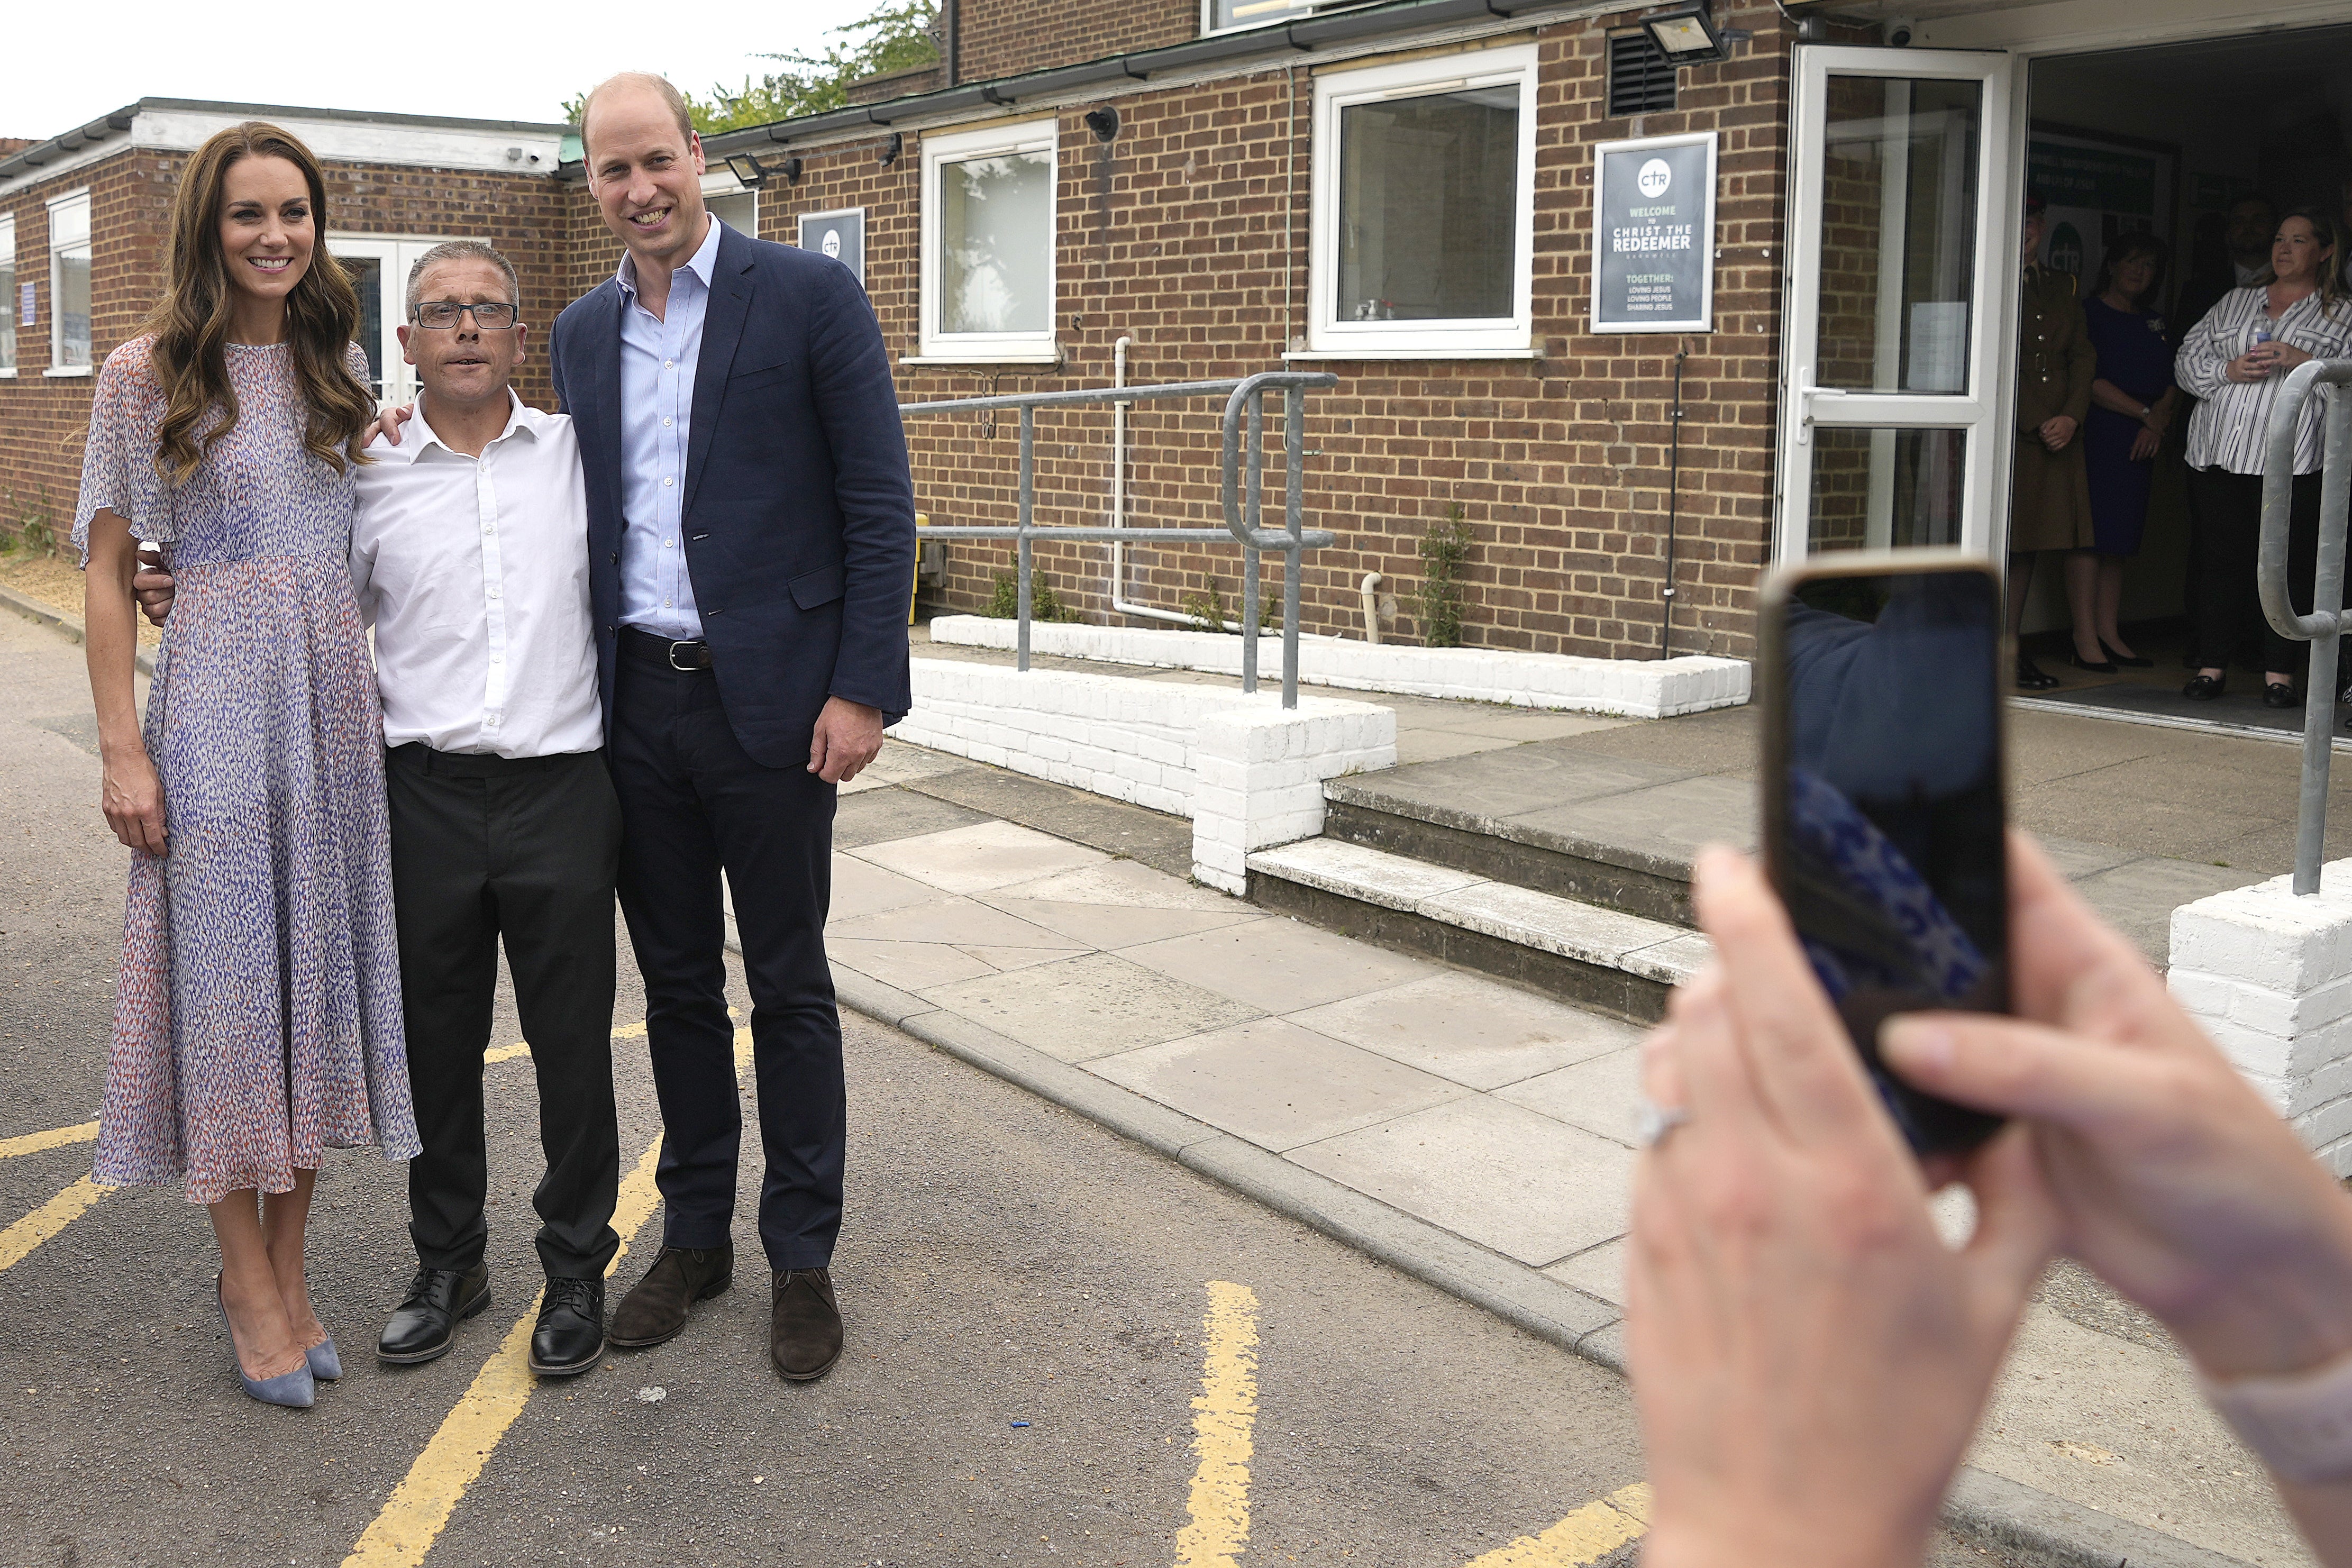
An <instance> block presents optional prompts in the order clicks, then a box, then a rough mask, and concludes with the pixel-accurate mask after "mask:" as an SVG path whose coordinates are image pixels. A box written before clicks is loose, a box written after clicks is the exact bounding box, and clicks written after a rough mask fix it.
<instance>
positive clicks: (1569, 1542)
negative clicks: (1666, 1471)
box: [1464, 1481, 1650, 1568]
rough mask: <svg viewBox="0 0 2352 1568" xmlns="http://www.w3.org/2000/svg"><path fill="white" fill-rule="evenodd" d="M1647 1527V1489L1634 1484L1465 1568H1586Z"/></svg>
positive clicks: (1648, 1493) (1639, 1484)
mask: <svg viewBox="0 0 2352 1568" xmlns="http://www.w3.org/2000/svg"><path fill="white" fill-rule="evenodd" d="M1649 1528H1650V1486H1649V1483H1648V1482H1647V1481H1636V1482H1634V1483H1633V1485H1632V1486H1630V1487H1626V1488H1624V1489H1622V1490H1619V1491H1613V1492H1611V1493H1610V1494H1609V1495H1608V1496H1607V1497H1605V1498H1602V1499H1601V1500H1600V1501H1599V1502H1589V1503H1586V1504H1585V1505H1584V1506H1583V1507H1582V1508H1580V1509H1578V1510H1576V1511H1575V1512H1574V1513H1571V1514H1570V1515H1569V1516H1568V1517H1567V1518H1566V1519H1563V1520H1561V1521H1559V1523H1558V1524H1555V1525H1553V1526H1552V1527H1551V1528H1550V1529H1549V1530H1547V1531H1544V1532H1543V1533H1542V1534H1541V1535H1522V1536H1520V1537H1519V1538H1518V1539H1517V1541H1514V1542H1511V1543H1510V1544H1509V1545H1508V1546H1498V1547H1496V1549H1495V1550H1494V1551H1492V1552H1487V1553H1486V1555H1485V1556H1483V1557H1475V1558H1473V1559H1471V1561H1470V1562H1469V1563H1465V1565H1464V1568H1585V1565H1586V1564H1587V1563H1597V1562H1599V1561H1600V1560H1601V1558H1603V1557H1606V1556H1607V1555H1609V1553H1611V1552H1614V1551H1616V1550H1617V1549H1618V1548H1619V1547H1621V1546H1622V1545H1624V1544H1625V1543H1626V1542H1629V1541H1633V1540H1637V1539H1639V1538H1640V1536H1641V1535H1642V1533H1643V1531H1646V1530H1648V1529H1649Z"/></svg>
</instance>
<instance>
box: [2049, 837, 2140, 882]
mask: <svg viewBox="0 0 2352 1568" xmlns="http://www.w3.org/2000/svg"><path fill="white" fill-rule="evenodd" d="M2036 842H2037V843H2039V844H2040V845H2041V846H2042V853H2043V854H2044V855H2047V856H2049V857H2050V859H2051V863H2052V864H2053V865H2055V866H2056V867H2057V868H2058V874H2059V875H2060V876H2062V877H2064V878H2065V879H2067V880H2069V881H2074V880H2075V879H2079V878H2083V877H2089V876H2095V875H2096V874H2097V873H2099V872H2101V871H2111V870H2113V869H2114V868H2116V867H2117V866H2120V865H2122V864H2124V863H2125V862H2126V861H2127V860H2137V859H2138V858H2139V852H2138V851H2137V850H2133V849H2119V848H2117V847H2116V846H2114V845H2112V844H2094V843H2092V842H2091V841H2090V840H2088V839H2086V838H2066V837H2047V838H2042V839H2038V840H2036Z"/></svg>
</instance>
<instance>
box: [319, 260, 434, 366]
mask: <svg viewBox="0 0 2352 1568" xmlns="http://www.w3.org/2000/svg"><path fill="white" fill-rule="evenodd" d="M441 243H443V242H442V241H441V240H438V239H391V238H386V237H383V236H382V235H373V234H331V235H329V236H328V237H327V250H328V253H329V254H330V255H331V256H333V257H334V258H335V259H336V260H338V261H340V262H341V263H342V264H343V270H344V271H346V272H348V273H350V274H351V278H352V287H353V288H355V289H358V290H359V296H360V324H359V331H357V332H355V333H354V334H352V341H353V342H356V343H358V344H359V345H360V347H361V349H362V351H364V352H365V353H366V354H367V357H368V379H369V380H370V382H372V383H373V389H374V392H375V396H376V401H377V402H378V403H379V404H383V405H398V404H405V403H413V402H415V399H416V373H415V371H414V370H413V369H411V368H410V367H409V364H408V362H407V361H406V360H404V359H403V358H402V357H401V353H400V338H399V335H398V329H399V327H400V324H401V323H402V322H404V321H407V320H408V269H409V268H412V267H414V266H415V265H416V259H417V258H419V257H421V256H423V255H424V254H425V252H426V251H428V250H430V249H432V248H433V247H435V246H436V245H439V244H441Z"/></svg>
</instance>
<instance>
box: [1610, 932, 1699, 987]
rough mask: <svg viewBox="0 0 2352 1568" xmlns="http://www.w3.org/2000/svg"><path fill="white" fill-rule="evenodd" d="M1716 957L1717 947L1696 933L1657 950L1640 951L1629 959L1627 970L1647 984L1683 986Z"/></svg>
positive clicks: (1648, 948) (1636, 951) (1672, 939)
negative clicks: (1650, 981)
mask: <svg viewBox="0 0 2352 1568" xmlns="http://www.w3.org/2000/svg"><path fill="white" fill-rule="evenodd" d="M1714 956H1715V943H1713V942H1709V941H1707V939H1706V938H1705V937H1703V936H1701V935H1699V934H1698V932H1696V931H1690V932H1687V933H1685V935H1682V936H1677V937H1670V938H1668V939H1667V940H1666V941H1664V942H1660V943H1658V945H1657V946H1655V947H1643V948H1636V949H1634V950H1633V952H1629V953H1627V954H1626V955H1625V967H1626V969H1627V970H1629V971H1630V972H1632V973H1635V974H1638V975H1641V976H1642V977H1643V979H1645V980H1656V981H1660V982H1662V983H1664V984H1668V985H1680V984H1682V983H1683V982H1684V981H1685V980H1688V979H1689V978H1690V977H1691V976H1692V975H1694V974H1696V973H1698V972H1699V971H1700V970H1701V969H1704V968H1705V967H1706V963H1707V960H1709V959H1711V958H1713V957H1714Z"/></svg>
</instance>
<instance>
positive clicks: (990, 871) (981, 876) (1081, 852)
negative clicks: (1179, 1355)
mask: <svg viewBox="0 0 2352 1568" xmlns="http://www.w3.org/2000/svg"><path fill="white" fill-rule="evenodd" d="M850 853H851V854H853V855H855V856H856V857H857V858H860V859H862V860H866V861H870V862H871V863H873V864H874V865H877V866H879V867H881V868H883V869H884V870H886V871H896V872H898V874H899V875H900V876H902V877H912V878H913V879H915V880H917V881H919V882H925V883H928V884H929V885H930V886H932V887H934V888H938V889H941V890H943V891H946V892H950V893H984V892H987V891H989V890H990V889H994V888H1007V887H1011V886H1012V885H1013V883H1015V882H1034V881H1035V880H1036V879H1039V878H1040V877H1046V876H1051V875H1052V874H1054V873H1055V872H1056V871H1071V870H1076V868H1079V867H1081V866H1093V865H1098V864H1100V863H1101V862H1102V861H1104V860H1107V859H1108V858H1109V857H1108V856H1107V855H1105V854H1104V853H1103V852H1102V851H1101V850H1099V849H1089V848H1087V847H1086V846H1084V845H1081V844H1073V843H1071V842H1070V841H1069V840H1068V839H1066V838H1056V837H1054V836H1053V835H1052V834H1050V833H1040V832H1038V831H1037V830H1036V829H1034V828H1031V827H1022V826H1016V825H1015V824H1013V823H1010V822H995V821H990V822H977V823H973V824H972V825H971V826H968V827H954V828H950V829H949V830H948V831H946V832H944V833H926V834H921V835H919V836H918V837H912V838H897V839H892V840H890V841H888V842H887V843H882V844H869V845H867V846H866V847H863V848H859V849H854V850H851V851H850Z"/></svg>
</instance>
